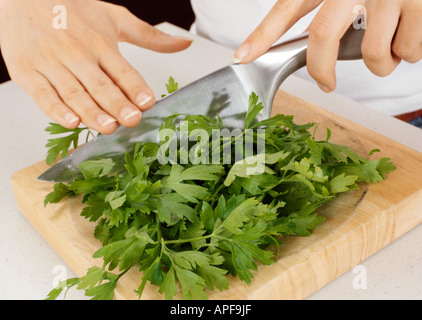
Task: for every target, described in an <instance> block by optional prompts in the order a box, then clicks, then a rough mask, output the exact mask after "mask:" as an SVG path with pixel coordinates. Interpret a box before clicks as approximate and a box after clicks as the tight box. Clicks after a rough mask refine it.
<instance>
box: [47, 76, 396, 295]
mask: <svg viewBox="0 0 422 320" xmlns="http://www.w3.org/2000/svg"><path fill="white" fill-rule="evenodd" d="M168 87H169V90H170V89H171V90H173V89H175V88H177V86H176V84H175V82H174V80H172V81H171V82H170V84H169V85H168ZM249 104H250V105H249V110H248V112H247V115H246V117H245V128H246V129H252V130H253V138H254V139H253V143H257V141H258V138H259V135H260V134H264V135H265V136H264V137H263V138H264V140H263V141H265V153H264V154H250V155H248V157H246V158H245V159H242V160H237V161H232V162H227V161H223V160H224V159H223V155H221V159H220V160H221V161H220V162H219V164H218V163H217V164H215V163H214V162H212V164H211V161H210V162H209V163H208V164H192V163H189V162H188V163H186V164H179V163H168V164H161V163H160V162H159V161H158V158H159V154H160V152H159V150H160V144H156V143H143V142H139V143H138V144H137V145H136V148H135V150H134V152H132V153H130V154H129V153H127V154H126V155H125V159H124V160H125V166H124V170H115V169H116V166H117V164H116V163H114V162H113V160H112V159H96V160H92V161H87V162H85V163H82V164H81V165H80V170H81V172H82V174H83V178H80V179H78V180H75V181H74V182H72V183H69V184H63V183H58V184H56V185H55V186H54V190H53V191H52V192H51V193H50V194H48V195H47V196H46V198H45V205H47V204H49V203H57V202H60V201H61V200H62V199H64V198H66V197H68V196H72V195H81V196H82V202H83V203H84V204H85V207H84V208H83V210H82V212H81V215H82V216H83V217H85V218H86V219H88V220H90V221H93V222H95V223H96V227H95V234H94V235H95V237H96V238H97V239H98V240H99V241H100V242H101V244H102V247H101V248H100V249H99V250H98V251H97V252H95V253H94V255H93V256H94V257H95V258H99V259H102V260H103V265H102V267H101V268H100V267H91V268H90V269H89V270H88V271H87V274H86V275H85V276H83V277H81V278H73V279H69V280H67V281H65V282H63V283H61V284H60V285H59V286H58V287H57V288H55V289H53V290H52V291H51V292H50V293H49V294H48V297H47V299H56V298H57V297H58V296H59V295H60V294H61V293H62V291H63V290H68V289H69V288H71V287H76V288H77V289H80V290H85V292H86V295H87V296H90V297H92V299H112V298H113V292H114V289H115V287H116V284H117V283H118V280H119V279H120V278H121V277H122V276H124V274H125V273H126V272H127V271H129V270H130V269H132V268H136V269H138V270H139V271H140V276H139V286H138V287H137V288H134V290H135V292H136V293H137V294H138V295H139V297H141V296H142V293H143V291H144V288H145V285H146V284H147V283H148V282H149V283H150V284H152V285H154V286H156V287H157V290H158V292H159V293H162V294H163V295H164V296H165V298H166V299H172V298H174V297H175V296H176V295H177V294H178V293H179V291H180V293H181V295H182V296H183V298H184V299H207V297H208V293H209V292H210V291H213V290H216V289H218V290H226V289H228V288H229V281H228V279H229V278H228V277H227V275H232V276H236V277H239V279H240V280H242V281H244V282H246V283H248V284H249V283H251V281H252V280H253V271H257V270H258V265H259V264H261V265H269V264H271V263H274V262H275V259H276V258H277V254H276V252H277V250H276V249H277V248H278V246H280V245H281V244H282V242H281V238H282V237H283V236H285V235H298V236H309V235H310V234H311V232H312V230H314V229H315V228H316V227H317V226H318V225H319V224H321V223H322V222H323V220H324V219H323V218H322V217H321V216H319V215H318V214H317V212H316V210H317V208H318V207H320V206H321V205H322V204H324V203H326V202H327V201H331V200H333V199H334V198H335V197H336V196H337V195H338V194H339V193H342V192H347V191H349V190H355V189H358V184H359V183H375V182H379V181H381V180H384V179H385V178H386V174H388V173H389V172H391V171H393V170H394V169H395V166H394V165H393V164H392V163H391V161H390V160H389V159H386V158H382V159H378V160H369V159H368V158H364V157H362V156H360V155H358V153H356V152H355V151H354V150H352V149H350V148H349V147H347V146H341V145H337V144H334V143H331V142H329V138H330V135H331V132H329V131H328V135H327V139H326V140H324V141H318V140H316V139H315V137H314V136H313V134H311V133H310V131H311V130H310V129H312V128H313V127H315V124H312V123H309V124H304V125H298V124H295V123H294V122H293V116H286V115H281V114H279V115H276V116H274V117H272V118H270V119H267V120H263V121H261V122H257V123H254V120H255V117H256V116H257V115H258V113H259V112H260V110H261V109H262V105H261V103H259V102H258V97H257V96H256V95H255V94H254V93H252V94H251V96H250V103H249ZM181 117H182V120H183V125H186V124H188V125H189V128H191V129H192V128H193V129H192V130H194V129H201V128H202V129H204V130H206V131H207V132H209V131H210V130H212V129H218V128H221V127H222V121H221V119H219V118H217V119H213V118H210V117H208V116H205V115H193V116H192V115H187V116H181ZM179 118H180V116H173V117H169V118H168V119H165V120H164V121H163V126H162V127H163V128H175V129H176V130H180V129H182V128H180V125H179V124H178V122H177V119H179ZM180 123H181V122H180ZM54 128H56V125H54ZM246 129H245V130H243V131H242V133H240V134H239V135H238V136H235V137H231V138H230V139H226V138H225V139H223V138H221V141H220V142H221V143H219V144H218V146H219V147H218V148H217V150H216V149H215V147H214V145H210V150H208V151H209V152H207V153H205V154H206V156H207V157H210V158H211V157H213V159H214V160H215V158H214V157H215V155H216V154H217V155H218V154H220V153H221V151H222V150H223V148H226V147H227V146H229V147H230V148H231V150H232V151H234V150H235V148H236V141H237V140H238V139H244V138H245V135H246ZM258 129H265V130H263V131H262V130H261V131H258ZM55 131H56V132H57V131H60V130H55ZM75 140H76V133H75V135H74V136H71V137H69V138H68V139H67V140H66V142H65V141H63V143H57V144H55V143H53V142H51V144H50V145H51V146H52V147H53V148H54V150H53V151H50V152H49V160H50V161H49V162H51V161H52V160H53V158H54V156H55V155H57V152H58V151H62V152H64V149H65V147H68V145H70V143H69V141H70V142H72V141H75ZM223 140H224V141H223ZM56 146H57V147H56ZM376 151H377V150H374V152H376ZM216 152H217V153H216ZM183 153H184V151H183V150H179V156H182V155H183ZM371 153H373V152H371ZM64 154H66V152H64ZM368 156H369V155H368ZM260 161H261V163H262V164H263V165H264V167H263V170H262V171H260V172H259V173H257V172H255V171H254V170H250V169H251V165H252V164H254V163H255V164H257V163H260ZM116 172H117V173H116Z"/></svg>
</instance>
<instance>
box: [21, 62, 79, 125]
mask: <svg viewBox="0 0 422 320" xmlns="http://www.w3.org/2000/svg"><path fill="white" fill-rule="evenodd" d="M19 74H20V75H19V77H18V78H15V79H14V82H15V83H16V84H18V85H19V86H20V87H21V88H22V89H24V90H25V91H26V92H28V94H29V95H30V96H31V97H32V99H33V100H34V102H35V103H36V104H37V105H38V106H39V108H40V109H41V110H42V111H43V112H44V113H45V114H46V115H47V116H48V117H49V118H50V119H52V120H53V121H54V122H56V123H58V124H60V125H62V126H63V127H65V128H68V129H74V128H76V127H78V126H79V123H80V118H79V117H78V116H77V114H75V113H74V112H73V111H72V110H71V109H70V108H69V107H67V106H66V104H65V103H63V101H62V100H61V99H60V97H59V95H58V94H57V92H56V90H55V89H54V88H53V86H52V85H51V83H50V82H49V81H48V80H47V79H46V78H45V77H44V76H43V75H42V74H41V73H39V72H38V71H36V70H34V69H28V70H22V71H21V72H20V73H19Z"/></svg>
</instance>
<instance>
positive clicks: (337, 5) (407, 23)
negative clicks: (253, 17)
mask: <svg viewBox="0 0 422 320" xmlns="http://www.w3.org/2000/svg"><path fill="white" fill-rule="evenodd" d="M322 2H323V1H322V0H294V1H290V0H279V1H278V2H277V3H276V4H275V6H274V7H273V9H272V10H271V12H270V13H269V14H268V15H267V16H266V17H265V19H264V20H263V21H262V23H261V24H260V25H259V26H258V27H257V28H256V30H255V31H254V32H253V33H252V34H251V35H250V36H249V37H248V38H247V39H246V41H245V42H244V43H243V44H242V45H241V46H240V47H239V48H238V49H237V51H236V53H235V56H234V58H235V60H237V61H240V62H241V63H248V62H250V61H252V60H254V59H256V58H257V57H259V56H260V55H262V54H263V53H265V52H266V51H267V50H268V49H269V48H270V47H271V46H272V44H274V42H276V41H277V40H278V39H279V38H280V37H281V36H282V35H283V34H284V33H285V32H286V31H287V30H288V29H289V28H290V27H292V26H293V25H294V24H295V23H296V22H297V21H298V20H299V19H300V18H302V17H303V16H305V15H306V14H308V13H309V12H311V11H312V10H313V9H315V8H316V7H318V6H319V5H320V4H321V3H322ZM362 5H363V6H364V7H365V8H366V12H367V16H366V30H365V36H364V38H363V41H362V47H361V49H362V56H363V60H364V62H365V64H366V66H367V67H368V68H369V70H370V71H371V72H372V73H374V74H375V75H378V76H387V75H389V74H390V73H391V72H393V70H394V69H395V68H396V67H397V66H398V64H399V63H400V62H401V60H404V61H407V62H410V63H415V62H418V61H419V60H421V59H422V19H421V16H422V1H420V0H394V1H383V0H366V1H365V0H348V1H341V0H326V1H325V2H324V4H323V5H322V6H321V8H320V10H319V11H318V13H317V15H316V16H315V18H314V19H313V21H312V23H311V24H310V26H309V29H308V31H309V46H308V52H307V68H308V72H309V74H310V76H311V77H312V78H314V80H315V81H316V82H317V83H318V84H319V86H320V88H321V89H322V90H324V91H326V92H330V91H333V90H334V89H335V87H336V75H335V65H336V61H337V54H338V48H339V42H340V39H341V38H342V36H343V35H344V33H345V32H346V30H347V28H348V27H349V26H350V25H351V24H352V23H353V21H354V20H355V18H356V16H357V10H355V9H356V8H357V6H362Z"/></svg>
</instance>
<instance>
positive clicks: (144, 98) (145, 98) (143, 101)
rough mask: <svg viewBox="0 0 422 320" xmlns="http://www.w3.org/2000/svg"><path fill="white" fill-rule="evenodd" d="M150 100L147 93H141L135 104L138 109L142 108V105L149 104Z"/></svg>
mask: <svg viewBox="0 0 422 320" xmlns="http://www.w3.org/2000/svg"><path fill="white" fill-rule="evenodd" d="M151 99H152V97H151V95H149V94H148V93H145V92H141V93H140V94H138V96H137V97H136V104H137V105H138V106H139V107H143V106H144V105H146V104H147V103H148V102H150V101H151Z"/></svg>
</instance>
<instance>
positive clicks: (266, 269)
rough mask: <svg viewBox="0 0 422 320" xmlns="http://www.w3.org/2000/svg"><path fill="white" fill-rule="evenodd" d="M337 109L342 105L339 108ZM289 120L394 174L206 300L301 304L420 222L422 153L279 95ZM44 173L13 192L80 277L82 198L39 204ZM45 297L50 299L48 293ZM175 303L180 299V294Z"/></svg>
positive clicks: (325, 211)
mask: <svg viewBox="0 0 422 320" xmlns="http://www.w3.org/2000/svg"><path fill="white" fill-rule="evenodd" d="M340 107H341V106H339V108H340ZM275 113H283V114H287V115H294V116H295V122H296V123H299V124H302V123H308V122H315V123H319V124H320V125H319V127H318V131H317V136H318V135H319V138H321V139H325V135H326V127H329V128H330V129H331V131H332V138H331V141H332V142H335V143H340V144H344V145H348V146H350V147H352V148H355V149H356V150H358V151H359V152H361V153H362V155H364V156H365V155H367V154H368V152H369V151H370V150H372V149H375V148H379V149H381V153H377V154H376V155H375V156H376V157H377V158H378V157H389V158H391V159H392V161H393V162H394V164H395V165H396V166H397V170H396V171H394V172H393V173H391V174H390V175H388V178H387V180H385V181H383V182H380V183H378V184H371V185H362V186H361V189H360V190H358V191H351V192H348V193H346V194H342V195H341V196H340V197H339V198H337V199H335V200H334V201H332V202H331V203H329V204H327V205H325V206H324V207H323V208H321V210H320V211H319V212H320V214H321V215H323V216H324V217H325V218H326V221H325V222H324V223H323V224H322V225H320V226H319V227H318V228H317V229H316V230H315V231H314V232H313V234H312V235H311V236H309V237H285V238H283V239H282V240H283V242H284V245H283V246H282V247H281V250H280V255H279V257H278V260H277V262H276V263H274V264H272V265H269V266H259V269H258V272H256V273H255V277H254V280H253V281H252V283H251V284H250V285H247V284H245V283H243V282H241V281H239V280H238V279H237V278H232V279H230V283H229V286H230V289H229V290H227V291H223V292H220V291H214V292H210V293H209V297H210V299H303V298H306V297H307V296H308V295H310V294H312V293H313V292H315V291H316V290H318V289H320V288H321V287H323V286H324V285H326V284H327V283H329V282H330V281H332V280H333V279H335V278H336V277H338V276H339V275H341V274H343V273H344V272H346V271H348V270H350V269H351V268H353V267H354V266H355V265H357V264H359V263H361V262H362V261H363V260H365V259H366V258H368V257H369V256H371V255H372V254H374V253H376V252H377V251H379V250H380V249H382V248H383V247H385V246H386V245H388V244H389V243H391V242H392V241H394V240H395V239H397V238H398V237H400V236H401V235H403V234H404V233H406V232H407V231H409V230H410V229H412V228H413V227H415V226H416V225H418V224H419V223H420V222H422V210H421V206H422V179H421V177H422V154H421V153H418V152H416V151H414V150H413V149H410V148H408V147H406V146H403V145H401V144H399V143H397V142H394V141H392V140H390V139H387V138H385V137H383V136H381V135H379V134H377V133H375V132H372V131H371V130H369V129H366V128H364V127H361V126H359V125H356V124H354V123H352V122H350V121H348V120H346V119H344V118H341V117H339V116H337V115H335V114H332V113H330V112H327V111H325V110H323V109H321V108H319V107H317V106H314V105H312V104H310V103H308V102H305V101H303V100H300V99H298V98H296V97H294V96H291V95H289V94H287V93H285V92H282V91H280V92H278V94H277V96H276V99H275V102H274V107H273V114H275ZM46 169H47V165H46V164H45V162H44V161H41V162H40V163H37V164H35V165H33V166H31V167H28V168H26V169H23V170H21V171H19V172H16V173H15V174H13V176H12V186H13V189H14V192H15V195H16V200H17V203H18V206H19V208H20V210H21V212H22V213H23V214H24V215H25V217H26V218H27V219H28V220H29V221H30V222H31V223H32V224H33V226H34V227H35V228H36V229H37V230H38V231H39V232H40V234H41V235H42V236H43V237H44V238H45V239H46V240H47V241H48V242H49V243H50V245H51V246H52V247H53V248H54V249H55V250H56V252H57V253H58V254H59V255H60V256H61V257H62V258H63V259H64V260H65V261H66V263H67V264H68V265H69V266H70V268H72V269H73V270H74V272H75V273H76V274H77V275H78V276H83V275H85V274H86V271H87V269H88V268H89V267H91V266H92V265H97V266H101V264H102V263H101V262H102V261H101V259H94V258H92V254H93V253H94V252H95V251H96V250H98V249H99V248H100V247H101V245H100V243H99V241H97V240H96V239H95V238H94V236H93V230H94V226H95V225H94V224H93V223H90V222H88V221H87V220H85V219H84V218H82V217H81V216H80V212H81V209H82V204H81V203H80V199H79V198H74V199H67V200H66V201H63V202H62V203H59V204H56V205H49V206H47V207H46V208H45V207H44V205H43V201H44V197H45V196H46V194H48V193H49V192H51V190H52V188H53V184H52V183H46V182H40V181H36V180H35V178H36V177H37V176H39V175H40V174H41V173H42V172H43V171H45V170H46ZM140 282H141V274H140V273H139V272H138V271H137V270H131V271H130V272H128V273H127V274H126V275H125V276H124V277H122V278H121V280H120V281H119V284H118V286H117V288H116V291H115V298H116V299H137V296H136V294H135V293H134V291H133V290H134V289H136V288H137V287H138V285H139V283H140ZM46 294H47V293H46ZM142 298H143V299H163V296H162V295H160V294H158V292H157V287H155V286H152V285H149V284H148V285H147V287H146V288H145V290H144V294H143V296H142ZM179 298H180V295H179Z"/></svg>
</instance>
